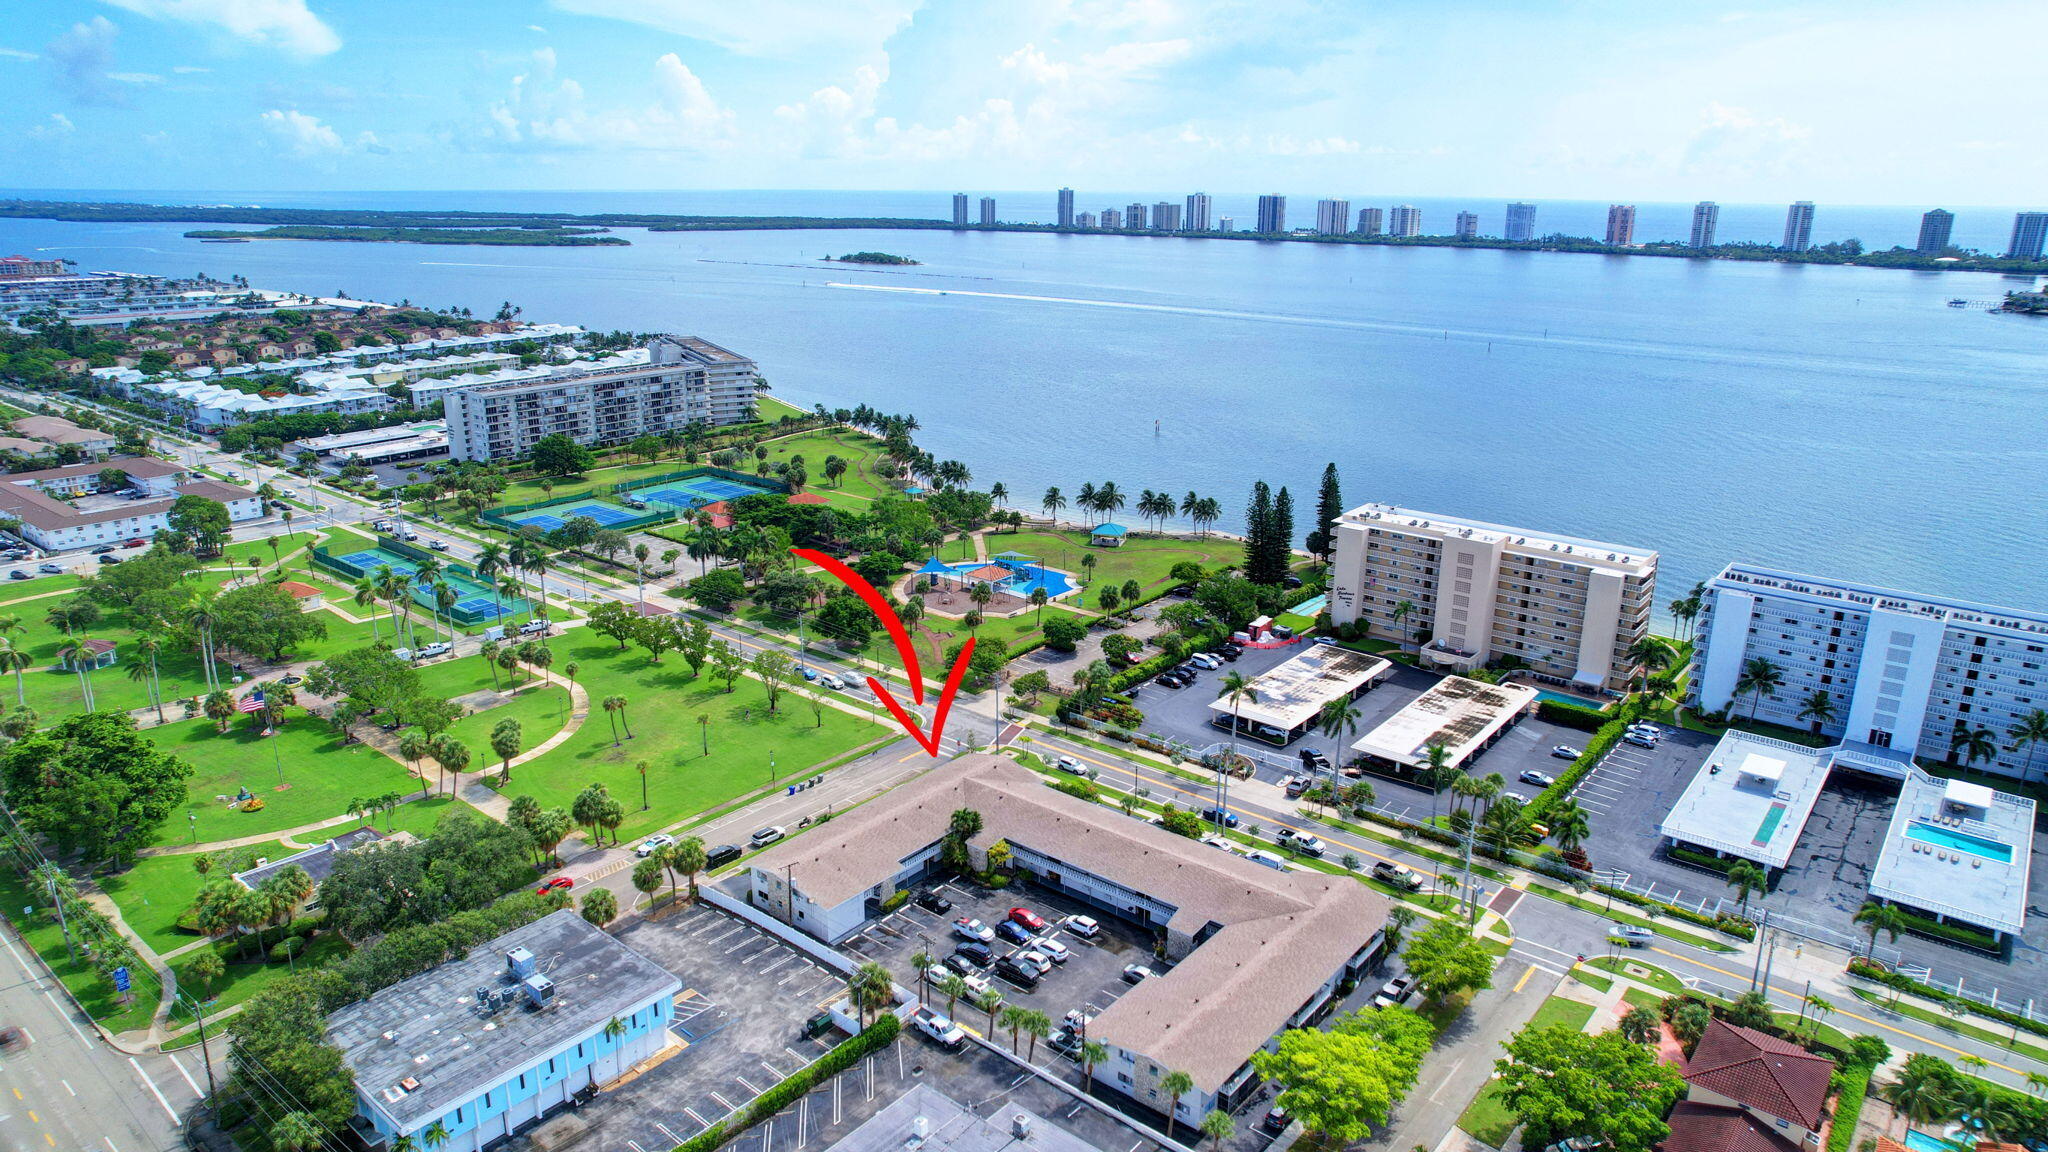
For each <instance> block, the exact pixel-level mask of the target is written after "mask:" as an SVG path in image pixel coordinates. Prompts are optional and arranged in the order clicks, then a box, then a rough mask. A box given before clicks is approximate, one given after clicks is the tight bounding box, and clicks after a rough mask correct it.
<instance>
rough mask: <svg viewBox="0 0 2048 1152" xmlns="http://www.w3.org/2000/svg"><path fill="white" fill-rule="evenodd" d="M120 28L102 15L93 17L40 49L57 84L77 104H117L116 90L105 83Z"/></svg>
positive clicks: (118, 100)
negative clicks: (47, 58)
mask: <svg viewBox="0 0 2048 1152" xmlns="http://www.w3.org/2000/svg"><path fill="white" fill-rule="evenodd" d="M120 31H121V30H120V29H119V28H118V27H116V26H115V25H114V22H113V21H112V20H109V19H107V18H106V17H105V16H95V17H93V18H92V19H90V20H87V21H84V22H83V23H79V24H73V25H72V26H71V27H70V28H69V29H67V30H65V32H64V33H63V34H62V35H60V36H58V37H57V38H56V39H55V40H52V41H50V45H49V47H48V48H46V49H44V52H45V54H46V55H47V56H48V57H49V60H50V66H51V67H53V68H55V69H56V72H57V87H58V88H60V89H62V90H63V91H64V92H65V93H66V94H67V95H69V96H70V97H71V98H72V99H73V100H76V101H78V102H79V103H81V104H119V103H121V102H122V96H121V93H120V91H119V89H116V88H114V87H113V86H112V84H110V83H109V78H108V76H107V72H108V71H109V70H110V69H111V68H112V67H113V66H114V37H115V36H117V35H119V34H120Z"/></svg>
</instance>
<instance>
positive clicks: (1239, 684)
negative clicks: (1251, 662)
mask: <svg viewBox="0 0 2048 1152" xmlns="http://www.w3.org/2000/svg"><path fill="white" fill-rule="evenodd" d="M1216 687H1217V691H1216V695H1217V696H1218V697H1219V698H1220V697H1226V696H1227V697H1229V698H1230V764H1229V765H1226V766H1225V767H1235V766H1236V764H1237V731H1238V729H1239V728H1242V727H1243V726H1244V720H1243V718H1242V716H1241V712H1242V710H1243V707H1244V702H1245V701H1247V700H1249V701H1251V702H1252V703H1254V704H1257V703H1258V702H1259V690H1258V689H1257V688H1254V687H1252V681H1251V679H1250V678H1249V677H1247V676H1246V675H1245V674H1244V673H1242V672H1239V671H1237V670H1236V669H1234V668H1233V669H1231V670H1230V671H1229V672H1226V673H1224V674H1223V680H1222V681H1221V683H1219V684H1218V685H1217V686H1216ZM1227 779H1229V773H1228V772H1226V771H1225V770H1224V767H1219V768H1217V770H1216V815H1217V817H1218V818H1219V819H1220V818H1222V817H1223V816H1224V815H1225V814H1226V813H1227V812H1228V811H1229V809H1228V807H1227V806H1226V804H1225V798H1226V797H1227V796H1228V795H1229V791H1228V786H1227V785H1226V784H1224V781H1225V780H1227Z"/></svg>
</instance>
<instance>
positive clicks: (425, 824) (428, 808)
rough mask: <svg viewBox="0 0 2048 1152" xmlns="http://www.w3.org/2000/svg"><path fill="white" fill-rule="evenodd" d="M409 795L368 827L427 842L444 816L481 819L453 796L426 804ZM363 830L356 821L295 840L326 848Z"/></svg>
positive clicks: (432, 798)
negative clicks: (398, 833) (465, 815)
mask: <svg viewBox="0 0 2048 1152" xmlns="http://www.w3.org/2000/svg"><path fill="white" fill-rule="evenodd" d="M409 795H410V796H411V797H412V798H411V799H410V800H408V801H406V802H405V803H403V804H400V805H399V806H398V807H397V808H394V809H392V810H391V811H389V812H385V813H382V814H379V815H378V816H376V817H374V818H372V819H371V820H370V821H369V823H372V824H375V825H376V827H377V831H379V832H384V833H391V832H410V833H412V834H413V835H415V836H418V837H421V838H425V837H426V836H428V835H430V834H431V833H432V832H433V831H434V825H436V824H438V823H440V822H441V817H443V816H447V815H450V814H452V813H456V812H463V813H468V814H470V815H472V816H474V815H480V813H478V812H477V810H476V809H475V808H473V807H471V806H470V805H469V803H468V802H467V801H465V800H458V799H456V798H455V797H453V796H447V795H440V796H429V797H427V798H426V799H424V800H423V799H421V798H420V794H419V793H418V792H412V793H409ZM361 826H362V825H360V824H358V823H357V822H356V821H353V820H348V821H344V822H342V823H340V824H336V825H334V826H333V827H331V828H322V829H320V830H319V831H318V832H303V833H300V834H299V835H297V836H294V837H292V839H293V840H296V841H298V842H299V843H301V844H325V843H327V842H328V841H329V840H332V839H334V838H335V837H336V836H340V835H342V834H343V833H347V832H353V831H355V830H356V829H357V828H359V827H361Z"/></svg>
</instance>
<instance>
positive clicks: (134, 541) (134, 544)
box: [121, 536, 149, 548]
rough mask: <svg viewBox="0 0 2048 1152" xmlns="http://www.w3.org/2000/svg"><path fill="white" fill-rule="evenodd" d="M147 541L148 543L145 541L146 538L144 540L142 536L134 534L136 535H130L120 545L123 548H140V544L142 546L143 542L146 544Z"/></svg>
mask: <svg viewBox="0 0 2048 1152" xmlns="http://www.w3.org/2000/svg"><path fill="white" fill-rule="evenodd" d="M147 543H149V541H147V540H144V539H143V538H142V537H140V536H136V537H132V538H131V539H129V540H128V542H127V543H125V544H123V545H121V547H123V548H140V547H142V546H143V545H144V544H147Z"/></svg>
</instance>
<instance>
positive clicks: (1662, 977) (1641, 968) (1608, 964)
mask: <svg viewBox="0 0 2048 1152" xmlns="http://www.w3.org/2000/svg"><path fill="white" fill-rule="evenodd" d="M1586 963H1587V964H1588V965H1591V966H1592V967H1594V968H1604V969H1606V970H1607V971H1609V972H1612V973H1615V974H1616V975H1618V976H1626V977H1628V978H1629V979H1631V980H1634V981H1635V982H1636V983H1638V984H1648V985H1650V986H1651V987H1653V988H1656V989H1658V990H1659V991H1662V992H1665V993H1667V994H1671V995H1676V994H1677V993H1679V992H1683V991H1684V990H1685V985H1683V984H1680V983H1679V982H1678V977H1676V976H1673V975H1672V974H1671V973H1669V972H1666V971H1665V970H1664V969H1662V968H1659V967H1657V966H1656V965H1655V964H1645V963H1643V962H1642V961H1640V960H1631V959H1629V958H1628V957H1626V956H1624V957H1622V958H1621V959H1619V960H1615V959H1610V958H1609V957H1606V956H1595V957H1593V958H1592V959H1591V960H1588V961H1586Z"/></svg>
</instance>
